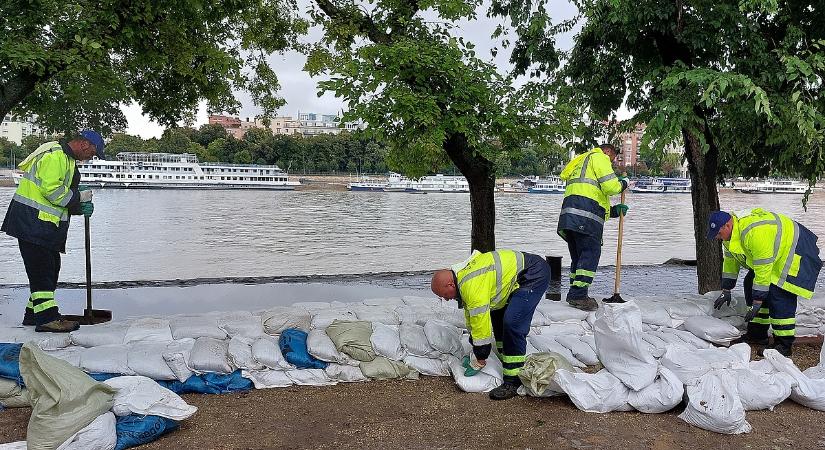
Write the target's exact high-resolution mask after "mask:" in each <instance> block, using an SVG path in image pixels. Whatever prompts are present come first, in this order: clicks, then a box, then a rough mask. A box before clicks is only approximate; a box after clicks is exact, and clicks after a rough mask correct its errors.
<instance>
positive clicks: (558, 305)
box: [536, 300, 590, 322]
mask: <svg viewBox="0 0 825 450" xmlns="http://www.w3.org/2000/svg"><path fill="white" fill-rule="evenodd" d="M536 312H537V313H541V314H542V315H544V317H546V318H547V320H548V321H549V322H581V321H583V320H586V319H587V315H588V314H590V312H589V311H582V310H580V309H578V308H574V307H572V306H570V304H569V303H567V302H554V301H548V300H542V301H540V302H539V305H538V306H537V307H536Z"/></svg>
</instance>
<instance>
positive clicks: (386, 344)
mask: <svg viewBox="0 0 825 450" xmlns="http://www.w3.org/2000/svg"><path fill="white" fill-rule="evenodd" d="M425 337H426V335H425ZM370 343H371V344H372V348H373V349H374V350H375V353H376V354H377V355H378V356H383V357H385V358H388V359H391V360H393V361H401V360H402V359H404V355H406V354H407V352H406V351H404V348H403V347H402V346H401V336H400V335H399V333H398V327H391V326H389V325H384V324H383V323H378V322H373V323H372V336H370Z"/></svg>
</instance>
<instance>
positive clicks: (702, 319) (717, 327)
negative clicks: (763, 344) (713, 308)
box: [684, 316, 742, 344]
mask: <svg viewBox="0 0 825 450" xmlns="http://www.w3.org/2000/svg"><path fill="white" fill-rule="evenodd" d="M684 327H685V329H686V330H688V331H690V332H691V333H693V334H694V335H696V336H698V337H700V338H702V339H704V340H706V341H710V342H713V343H714V344H729V343H730V341H732V340H734V339H736V338H738V337H739V336H740V335H741V334H742V332H740V331H739V330H738V329H737V328H736V327H734V326H733V325H731V324H729V323H727V322H725V321H723V320H721V319H717V318H716V317H713V316H693V317H688V318H687V319H685V324H684Z"/></svg>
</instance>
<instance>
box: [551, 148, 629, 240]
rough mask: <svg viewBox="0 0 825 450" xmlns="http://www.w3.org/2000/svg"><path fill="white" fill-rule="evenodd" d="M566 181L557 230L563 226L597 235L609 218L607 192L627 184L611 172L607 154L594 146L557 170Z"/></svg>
mask: <svg viewBox="0 0 825 450" xmlns="http://www.w3.org/2000/svg"><path fill="white" fill-rule="evenodd" d="M560 177H561V179H562V180H564V181H566V182H567V188H566V189H565V190H564V200H563V202H562V206H561V212H560V214H559V225H558V233H559V235H560V236H561V237H562V238H565V235H564V232H565V231H566V230H569V231H576V232H579V233H583V234H587V235H590V236H596V237H599V238H601V236H602V233H603V231H604V222H605V220H607V219H608V218H610V196H611V195H616V194H620V193H621V192H622V191H623V190H624V189H626V188H627V184H626V183H622V182H621V181H619V179H618V177H617V176H616V173H615V172H613V164H612V163H611V162H610V158H609V157H608V156H607V155H605V154H604V152H603V151H602V149H601V148H598V147H597V148H594V149H593V150H590V151H589V152H587V153H583V154H581V155H579V156H577V157H575V158H573V160H572V161H570V162H569V163H567V166H566V167H565V168H564V170H563V171H562V172H561V175H560Z"/></svg>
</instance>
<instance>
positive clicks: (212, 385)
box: [158, 370, 253, 395]
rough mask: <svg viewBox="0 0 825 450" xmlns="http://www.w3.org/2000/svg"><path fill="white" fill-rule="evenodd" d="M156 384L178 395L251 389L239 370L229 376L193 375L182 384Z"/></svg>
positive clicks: (167, 382) (166, 382)
mask: <svg viewBox="0 0 825 450" xmlns="http://www.w3.org/2000/svg"><path fill="white" fill-rule="evenodd" d="M158 384H160V385H161V386H163V387H165V388H166V389H169V390H170V391H172V392H174V393H175V394H178V395H182V394H191V393H195V394H225V393H228V392H238V391H248V390H250V389H252V387H253V385H252V382H251V381H250V380H248V379H246V378H244V377H243V376H241V371H240V370H236V371H234V372H232V373H229V374H224V373H212V372H209V373H204V374H202V375H193V376H191V377H189V379H188V380H186V381H184V382H180V381H158Z"/></svg>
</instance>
